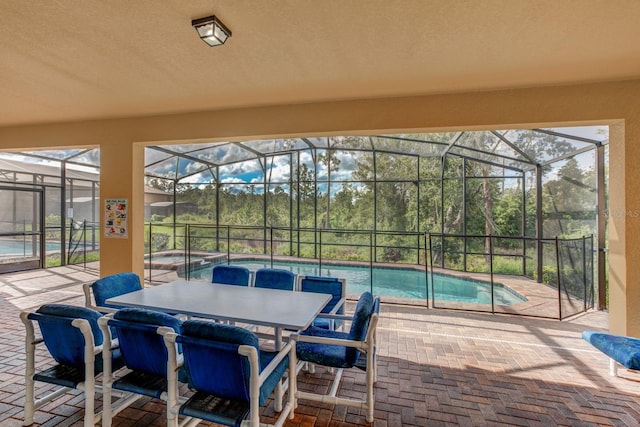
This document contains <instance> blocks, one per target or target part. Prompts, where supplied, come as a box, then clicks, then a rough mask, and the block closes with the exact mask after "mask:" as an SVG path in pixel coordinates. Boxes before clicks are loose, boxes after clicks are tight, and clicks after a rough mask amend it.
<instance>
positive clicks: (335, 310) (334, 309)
mask: <svg viewBox="0 0 640 427" xmlns="http://www.w3.org/2000/svg"><path fill="white" fill-rule="evenodd" d="M345 302H347V299H346V298H340V301H338V302H337V303H336V305H335V306H333V309H332V310H331V311H330V312H328V313H325V314H337V313H338V310H340V307H344V304H345Z"/></svg>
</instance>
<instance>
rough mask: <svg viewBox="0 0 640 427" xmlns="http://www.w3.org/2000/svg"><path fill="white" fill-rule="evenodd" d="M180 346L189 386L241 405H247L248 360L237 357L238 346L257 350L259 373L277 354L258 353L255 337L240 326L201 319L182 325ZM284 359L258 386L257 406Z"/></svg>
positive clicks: (282, 367)
mask: <svg viewBox="0 0 640 427" xmlns="http://www.w3.org/2000/svg"><path fill="white" fill-rule="evenodd" d="M177 342H178V343H181V344H182V349H183V354H184V360H185V367H186V370H187V374H188V377H189V383H190V384H191V385H192V386H193V387H194V388H196V389H197V390H199V391H202V392H205V393H208V394H211V395H214V396H217V397H220V398H222V399H231V400H236V401H242V402H249V401H250V395H249V384H250V376H251V371H250V365H249V360H248V359H247V358H246V357H244V356H241V355H239V354H238V347H239V346H240V345H247V346H252V347H254V348H256V350H257V351H258V359H259V363H260V367H259V372H262V369H263V368H264V367H265V366H267V365H268V364H269V363H270V362H271V361H272V360H273V358H274V357H275V355H276V354H277V353H275V352H268V351H260V348H259V342H258V337H257V336H256V334H254V333H253V332H251V331H249V330H247V329H244V328H242V327H239V326H233V325H224V324H220V323H213V322H209V321H203V320H188V321H186V322H184V323H183V324H182V335H180V336H178V338H177ZM288 362H289V361H288V357H287V358H285V359H284V360H283V361H282V362H281V363H280V364H279V365H278V367H277V368H276V369H274V371H273V372H272V373H271V375H269V377H268V378H267V379H266V380H265V381H264V383H263V384H262V386H261V387H260V396H259V404H260V405H263V404H264V403H265V402H266V401H267V399H268V397H269V395H270V394H271V392H272V391H273V389H274V388H275V386H276V384H277V383H278V381H279V380H280V378H282V375H284V373H285V371H286V369H287V366H288Z"/></svg>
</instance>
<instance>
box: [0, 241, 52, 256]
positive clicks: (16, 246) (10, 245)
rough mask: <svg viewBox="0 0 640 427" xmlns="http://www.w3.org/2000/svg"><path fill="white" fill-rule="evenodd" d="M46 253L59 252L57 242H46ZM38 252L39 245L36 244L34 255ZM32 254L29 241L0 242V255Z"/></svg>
mask: <svg viewBox="0 0 640 427" xmlns="http://www.w3.org/2000/svg"><path fill="white" fill-rule="evenodd" d="M45 246H46V250H47V252H49V251H59V250H60V243H59V242H47V243H46V244H45ZM38 252H40V245H39V244H36V253H38ZM32 253H33V250H32V246H31V239H29V240H0V255H25V254H29V255H31V254H32Z"/></svg>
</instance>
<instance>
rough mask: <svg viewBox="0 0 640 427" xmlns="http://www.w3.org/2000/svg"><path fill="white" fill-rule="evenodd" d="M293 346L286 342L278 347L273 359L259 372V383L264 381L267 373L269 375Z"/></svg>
mask: <svg viewBox="0 0 640 427" xmlns="http://www.w3.org/2000/svg"><path fill="white" fill-rule="evenodd" d="M293 346H294V344H293V343H291V342H288V343H287V344H286V345H285V346H283V347H282V348H281V349H280V351H279V352H278V354H277V355H276V357H274V358H273V360H271V362H269V364H268V365H267V366H265V367H264V369H263V370H262V372H260V376H259V377H258V378H259V381H260V384H262V383H264V381H265V380H266V379H267V378H268V377H269V375H271V373H272V372H273V370H274V369H275V368H276V367H277V366H278V365H279V364H280V362H282V360H283V359H284V358H285V357H287V356H288V355H289V351H290V350H291V347H293Z"/></svg>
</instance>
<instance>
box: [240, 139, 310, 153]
mask: <svg viewBox="0 0 640 427" xmlns="http://www.w3.org/2000/svg"><path fill="white" fill-rule="evenodd" d="M240 145H242V146H244V147H247V148H248V149H250V150H254V151H257V152H260V153H262V154H264V155H268V154H279V153H282V152H283V151H284V152H287V151H297V150H304V149H306V148H309V145H308V144H307V143H305V142H304V141H303V140H302V139H299V138H292V139H264V140H258V141H242V142H241V143H240Z"/></svg>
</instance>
